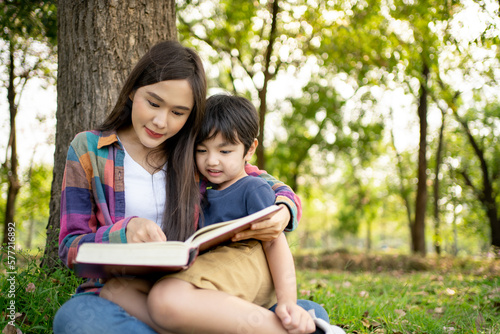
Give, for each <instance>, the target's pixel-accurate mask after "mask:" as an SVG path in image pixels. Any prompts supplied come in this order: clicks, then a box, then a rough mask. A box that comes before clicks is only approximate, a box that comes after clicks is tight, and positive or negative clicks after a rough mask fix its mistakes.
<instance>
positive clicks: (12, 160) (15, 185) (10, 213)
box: [2, 42, 21, 244]
mask: <svg viewBox="0 0 500 334" xmlns="http://www.w3.org/2000/svg"><path fill="white" fill-rule="evenodd" d="M14 68H15V65H14V47H13V45H12V42H10V43H9V84H8V86H7V99H8V101H9V114H10V136H9V143H8V145H7V151H8V150H9V149H10V157H8V156H7V157H6V160H5V165H6V167H7V168H8V172H7V173H8V174H7V176H8V177H7V180H8V184H9V187H8V190H7V203H6V205H5V223H4V231H3V239H2V244H8V243H9V238H8V228H9V223H14V214H15V212H16V199H17V195H18V193H19V189H20V188H21V184H20V182H19V176H18V174H17V170H18V167H19V163H18V160H17V140H16V116H17V105H16V88H15V83H14V79H15V73H14Z"/></svg>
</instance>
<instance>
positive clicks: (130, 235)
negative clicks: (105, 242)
mask: <svg viewBox="0 0 500 334" xmlns="http://www.w3.org/2000/svg"><path fill="white" fill-rule="evenodd" d="M280 211H281V210H280ZM125 235H126V236H127V242H130V243H133V242H151V241H167V237H166V236H165V233H163V231H162V230H161V228H160V226H158V225H157V224H156V223H155V222H154V221H152V220H149V219H146V218H132V219H131V220H130V221H129V222H128V225H127V228H126V231H125Z"/></svg>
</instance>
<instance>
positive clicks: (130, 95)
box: [128, 89, 136, 101]
mask: <svg viewBox="0 0 500 334" xmlns="http://www.w3.org/2000/svg"><path fill="white" fill-rule="evenodd" d="M135 91H136V89H134V90H133V91H131V92H130V94H128V98H129V99H130V101H134V95H135Z"/></svg>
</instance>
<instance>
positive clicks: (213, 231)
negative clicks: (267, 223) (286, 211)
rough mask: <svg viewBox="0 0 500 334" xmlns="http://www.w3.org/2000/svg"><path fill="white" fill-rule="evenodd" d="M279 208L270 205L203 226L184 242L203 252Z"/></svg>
mask: <svg viewBox="0 0 500 334" xmlns="http://www.w3.org/2000/svg"><path fill="white" fill-rule="evenodd" d="M281 208H282V207H280V206H277V205H271V206H269V207H267V208H265V209H262V210H260V211H257V212H255V213H253V214H251V215H248V216H245V217H242V218H238V219H234V220H229V221H226V222H221V223H216V224H212V225H209V226H205V227H203V228H201V229H200V230H198V231H196V233H194V234H193V235H192V236H191V237H190V238H189V239H188V240H186V243H191V245H192V246H193V247H199V248H200V251H203V250H205V249H207V248H210V247H212V246H214V245H216V244H219V243H221V242H224V241H227V240H229V239H231V238H232V237H233V236H234V235H235V234H236V233H238V232H241V231H243V230H246V229H247V228H249V227H250V225H251V224H252V223H255V222H258V221H260V220H263V219H266V218H267V217H268V216H271V215H272V214H274V213H275V212H276V211H278V210H280V209H281Z"/></svg>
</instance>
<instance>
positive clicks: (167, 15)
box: [42, 0, 177, 267]
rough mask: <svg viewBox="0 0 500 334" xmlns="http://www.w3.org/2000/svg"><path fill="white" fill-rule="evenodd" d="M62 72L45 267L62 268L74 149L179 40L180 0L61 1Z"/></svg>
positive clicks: (60, 47)
mask: <svg viewBox="0 0 500 334" xmlns="http://www.w3.org/2000/svg"><path fill="white" fill-rule="evenodd" d="M58 20H59V31H58V38H59V69H58V82H57V95H58V96H57V132H56V151H55V156H54V173H53V182H52V191H51V201H50V218H49V222H48V226H47V244H46V247H45V253H44V257H43V261H42V265H47V266H48V267H54V266H56V265H57V263H58V256H57V249H58V238H59V217H60V216H59V210H60V197H61V183H62V177H63V172H64V164H65V160H66V153H67V150H68V146H69V143H70V141H71V140H72V139H73V137H74V136H75V135H76V134H77V133H78V132H81V131H83V130H88V129H92V128H94V127H95V126H96V125H97V124H98V123H99V122H101V121H102V120H103V119H104V116H105V115H106V114H107V113H108V111H110V110H111V107H112V106H113V105H114V103H115V102H116V97H117V96H118V93H119V88H120V87H121V84H122V83H123V81H124V80H125V76H126V75H128V73H129V72H130V70H131V68H132V66H133V65H134V64H135V62H136V61H137V60H138V59H139V58H140V57H141V56H142V55H144V54H145V53H146V51H147V50H148V49H149V48H150V47H151V46H153V45H154V44H156V43H157V42H159V41H161V40H168V39H170V40H171V39H176V38H177V31H176V27H175V2H174V0H168V1H165V0H138V1H133V2H128V1H114V2H112V1H109V0H88V1H72V0H59V1H58Z"/></svg>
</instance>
